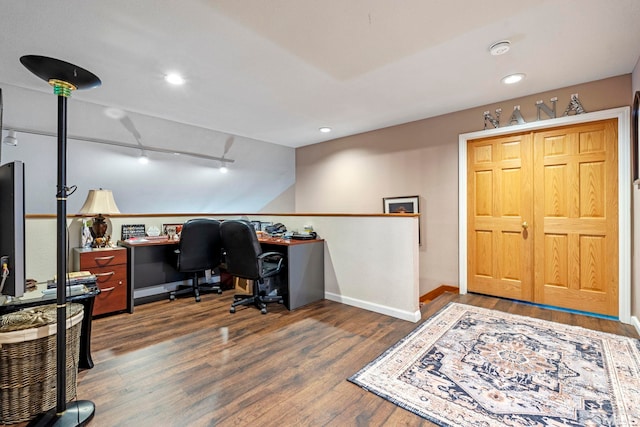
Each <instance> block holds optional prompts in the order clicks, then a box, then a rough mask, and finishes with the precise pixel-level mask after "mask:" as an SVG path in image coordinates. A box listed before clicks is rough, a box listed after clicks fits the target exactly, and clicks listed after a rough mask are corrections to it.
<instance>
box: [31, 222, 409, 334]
mask: <svg viewBox="0 0 640 427" xmlns="http://www.w3.org/2000/svg"><path fill="white" fill-rule="evenodd" d="M207 216H208V217H212V218H218V219H225V218H244V219H249V220H259V221H271V222H274V223H275V222H282V223H284V224H285V225H286V226H287V229H288V230H292V231H295V230H297V231H301V230H302V229H303V227H304V225H311V226H313V228H314V230H315V231H316V232H317V233H318V235H319V237H321V238H323V239H325V250H324V257H325V259H324V266H325V267H324V277H325V298H327V299H330V300H333V301H338V302H342V303H344V304H349V305H353V306H356V307H360V308H364V309H367V310H371V311H374V312H377V313H381V314H385V315H388V316H393V317H397V318H400V319H403V320H408V321H412V322H417V321H418V320H419V319H420V307H419V295H418V288H419V282H418V217H417V216H398V215H369V216H358V215H346V216H345V215H259V214H247V215H239V214H235V215H225V214H210V215H207ZM189 218H191V216H166V217H165V216H163V217H158V216H150V217H144V216H135V217H127V216H118V217H112V218H109V219H108V221H107V222H108V223H109V229H108V230H107V234H109V235H111V236H112V239H113V240H118V239H119V238H120V229H121V226H122V224H145V225H146V227H147V228H148V227H150V226H156V227H159V228H160V227H161V226H162V224H167V223H183V222H184V221H186V220H187V219H189ZM80 221H81V220H80V219H79V218H70V219H69V220H68V221H67V223H68V230H69V247H70V248H73V247H78V246H80V227H81V222H80ZM26 228H27V240H26V243H25V246H26V259H27V266H26V271H27V275H28V277H29V278H35V279H36V280H38V281H41V282H42V281H46V280H47V279H51V278H53V275H54V274H55V272H56V219H55V217H46V218H29V219H27V221H26ZM70 268H71V266H70Z"/></svg>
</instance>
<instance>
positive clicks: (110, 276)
mask: <svg viewBox="0 0 640 427" xmlns="http://www.w3.org/2000/svg"><path fill="white" fill-rule="evenodd" d="M89 271H91V273H92V274H94V275H95V276H96V282H97V283H98V287H99V288H100V295H98V296H97V297H96V300H95V303H94V306H93V315H94V316H97V315H99V314H104V313H110V312H113V311H120V310H126V309H127V266H126V265H125V264H121V265H114V266H110V267H100V268H92V269H90V270H89Z"/></svg>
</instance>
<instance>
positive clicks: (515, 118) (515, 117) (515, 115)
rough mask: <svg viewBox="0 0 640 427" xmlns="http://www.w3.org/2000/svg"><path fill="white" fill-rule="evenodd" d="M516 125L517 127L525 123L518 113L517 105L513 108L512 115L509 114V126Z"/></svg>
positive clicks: (518, 107)
mask: <svg viewBox="0 0 640 427" xmlns="http://www.w3.org/2000/svg"><path fill="white" fill-rule="evenodd" d="M516 123H517V124H519V125H523V124H525V123H526V122H525V121H524V118H523V117H522V113H521V112H520V106H519V105H516V106H515V107H513V113H511V118H510V119H509V125H514V124H516Z"/></svg>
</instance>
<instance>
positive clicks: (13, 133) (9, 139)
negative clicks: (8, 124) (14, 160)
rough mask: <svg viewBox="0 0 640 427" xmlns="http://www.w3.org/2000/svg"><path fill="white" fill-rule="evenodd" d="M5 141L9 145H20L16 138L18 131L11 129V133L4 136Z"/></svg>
mask: <svg viewBox="0 0 640 427" xmlns="http://www.w3.org/2000/svg"><path fill="white" fill-rule="evenodd" d="M4 143H5V144H7V145H12V146H14V147H15V146H16V145H18V138H16V131H15V130H10V131H9V134H8V135H7V136H5V137H4Z"/></svg>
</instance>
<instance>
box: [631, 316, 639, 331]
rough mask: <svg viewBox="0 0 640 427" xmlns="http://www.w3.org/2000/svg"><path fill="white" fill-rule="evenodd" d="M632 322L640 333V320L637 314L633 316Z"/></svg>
mask: <svg viewBox="0 0 640 427" xmlns="http://www.w3.org/2000/svg"><path fill="white" fill-rule="evenodd" d="M631 324H632V325H633V326H634V327H635V328H636V332H637V333H638V334H640V320H638V318H637V317H636V316H631Z"/></svg>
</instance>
